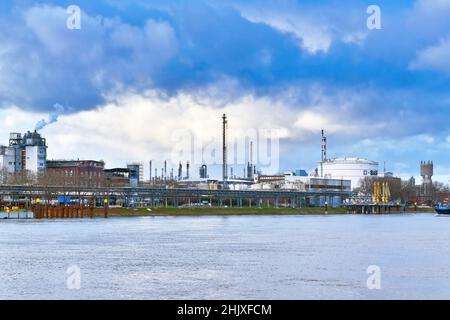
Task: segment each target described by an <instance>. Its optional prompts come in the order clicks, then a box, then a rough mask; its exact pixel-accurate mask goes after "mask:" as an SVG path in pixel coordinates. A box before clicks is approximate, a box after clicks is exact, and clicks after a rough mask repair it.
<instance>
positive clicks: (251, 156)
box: [250, 141, 253, 164]
mask: <svg viewBox="0 0 450 320" xmlns="http://www.w3.org/2000/svg"><path fill="white" fill-rule="evenodd" d="M250 164H253V141H250Z"/></svg>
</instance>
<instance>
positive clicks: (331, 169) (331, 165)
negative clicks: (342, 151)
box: [319, 158, 378, 189]
mask: <svg viewBox="0 0 450 320" xmlns="http://www.w3.org/2000/svg"><path fill="white" fill-rule="evenodd" d="M319 165H322V170H323V177H324V178H329V179H343V180H351V183H352V185H351V187H352V189H355V188H357V187H358V186H359V184H360V181H361V179H364V178H365V177H370V176H378V162H376V161H372V160H368V159H362V158H335V159H330V160H326V161H324V162H321V164H319Z"/></svg>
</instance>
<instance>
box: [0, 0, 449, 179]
mask: <svg viewBox="0 0 450 320" xmlns="http://www.w3.org/2000/svg"><path fill="white" fill-rule="evenodd" d="M372 4H376V5H378V7H379V8H380V12H381V15H380V17H381V18H380V21H381V29H369V28H368V25H367V20H368V19H369V18H370V16H371V14H370V13H368V12H367V9H368V7H369V6H370V5H372ZM71 5H75V6H77V7H78V8H80V10H81V12H80V16H79V17H80V20H79V22H80V25H79V27H80V28H73V26H74V24H72V28H69V27H68V23H69V24H70V23H73V22H74V20H73V17H74V16H73V12H70V11H69V12H68V10H67V8H68V7H69V6H71ZM449 17H450V1H448V0H415V1H414V0H410V1H406V0H396V1H388V0H386V1H364V0H357V1H356V0H350V1H345V2H344V1H338V0H324V1H310V0H305V1H300V0H298V1H293V0H284V1H283V0H281V1H264V0H259V1H255V0H246V1H243V0H240V1H237V0H223V1H219V0H204V1H202V0H198V1H175V0H172V1H151V0H145V1H144V0H127V1H123V0H98V1H91V0H81V1H75V0H70V1H64V0H59V1H40V2H39V1H34V0H33V1H29V0H16V1H8V0H4V1H1V2H0V143H3V144H6V143H7V142H8V141H7V140H8V133H9V132H16V131H17V132H25V131H27V130H34V129H38V130H39V132H40V133H41V134H42V135H44V136H45V137H46V139H47V144H48V158H50V159H77V158H80V159H82V158H89V159H96V160H104V161H105V162H106V166H107V167H109V168H111V167H121V166H124V165H125V164H126V163H127V162H131V161H139V162H143V163H144V164H145V166H146V167H148V161H149V160H153V163H154V166H156V167H158V168H161V167H162V163H163V162H164V160H165V159H168V161H169V168H171V167H176V166H177V163H178V161H183V163H185V162H186V161H187V160H190V162H191V168H192V172H193V174H195V173H196V172H197V168H198V166H199V165H200V164H201V163H202V155H203V161H205V162H207V163H208V164H209V163H211V164H213V163H215V164H216V166H211V168H212V169H211V175H214V174H215V173H214V172H215V171H214V170H216V169H218V165H217V164H219V162H220V160H221V159H220V158H221V149H220V141H221V140H220V139H221V121H222V119H221V116H222V114H223V113H226V114H227V116H228V129H229V131H228V132H229V138H228V139H229V141H231V142H233V141H238V144H240V146H241V149H239V147H237V148H236V149H237V150H234V147H233V148H231V147H230V148H229V159H230V160H229V162H232V163H234V162H236V163H237V164H245V163H246V161H248V157H249V156H248V154H249V150H248V149H249V147H248V141H250V140H252V141H254V146H255V147H254V149H255V150H256V151H255V150H254V156H253V158H254V162H255V163H257V165H259V166H260V167H261V170H263V171H264V172H266V173H274V172H283V171H288V170H294V169H300V168H304V169H306V170H307V171H309V172H310V171H312V170H314V168H315V167H316V166H317V162H318V161H319V160H320V157H321V137H320V131H321V130H322V129H324V130H325V133H326V135H327V140H328V157H343V156H347V157H362V158H368V159H371V160H376V161H378V162H379V163H380V171H382V170H383V167H384V163H386V169H387V170H388V171H392V172H393V173H394V175H396V176H400V177H402V178H409V177H411V176H415V177H416V178H417V179H418V178H419V164H420V161H422V160H433V161H434V164H435V177H434V178H435V180H438V181H441V182H444V183H448V181H449V179H450V164H449V162H448V156H447V155H448V153H449V151H450V128H449V126H448V120H449V113H450V90H449V89H450V19H449ZM68 20H69V21H68ZM77 21H78V20H77ZM247 136H248V137H252V138H245V137H247ZM268 138H270V143H267V139H268ZM231 145H233V144H232V143H231ZM245 145H247V147H245ZM202 150H203V151H202ZM268 150H269V151H268ZM242 154H245V156H244V158H242ZM255 159H256V160H255ZM213 168H214V169H213ZM242 170H243V168H242V167H239V166H237V165H236V167H235V174H236V175H240V174H241V171H242ZM146 171H147V169H146ZM216 171H217V170H216ZM217 172H218V171H217ZM147 176H148V172H147Z"/></svg>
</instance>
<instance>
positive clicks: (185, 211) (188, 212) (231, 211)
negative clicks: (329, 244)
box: [94, 207, 434, 217]
mask: <svg viewBox="0 0 450 320" xmlns="http://www.w3.org/2000/svg"><path fill="white" fill-rule="evenodd" d="M420 211H421V212H434V210H433V209H432V208H429V209H427V210H424V209H420ZM406 212H407V213H414V212H415V211H414V208H411V209H408V210H406ZM104 213H105V211H104V209H102V208H97V209H95V212H94V214H95V216H104ZM395 213H404V212H396V211H395V212H392V213H391V214H395ZM325 214H348V210H347V208H328V211H327V213H325V209H324V208H313V207H308V208H214V207H213V208H209V207H205V208H109V210H108V216H110V217H133V216H135V217H140V216H212V215H220V216H227V215H325Z"/></svg>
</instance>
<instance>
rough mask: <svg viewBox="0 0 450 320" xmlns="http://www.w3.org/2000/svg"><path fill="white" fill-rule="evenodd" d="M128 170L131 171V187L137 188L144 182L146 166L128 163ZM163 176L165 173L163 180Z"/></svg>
mask: <svg viewBox="0 0 450 320" xmlns="http://www.w3.org/2000/svg"><path fill="white" fill-rule="evenodd" d="M127 169H128V171H129V178H130V185H131V186H132V187H137V186H138V185H139V184H140V183H141V182H143V181H144V165H143V164H142V163H137V162H132V163H128V164H127ZM161 171H164V170H161ZM162 175H163V172H162V173H161V179H163V176H162ZM155 178H156V174H155Z"/></svg>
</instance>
